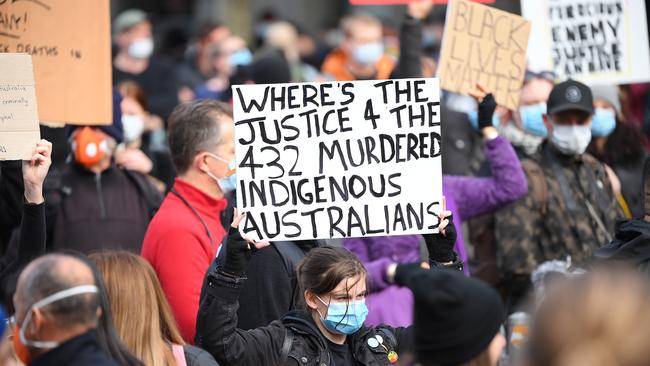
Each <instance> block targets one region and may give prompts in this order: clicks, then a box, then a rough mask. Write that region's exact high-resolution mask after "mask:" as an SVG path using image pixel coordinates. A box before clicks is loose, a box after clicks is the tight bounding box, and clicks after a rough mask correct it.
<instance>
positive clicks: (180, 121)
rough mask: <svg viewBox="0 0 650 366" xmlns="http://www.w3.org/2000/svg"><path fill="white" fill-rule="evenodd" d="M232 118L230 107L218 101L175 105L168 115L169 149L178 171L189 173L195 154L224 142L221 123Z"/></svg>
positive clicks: (196, 101) (199, 101)
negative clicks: (226, 118)
mask: <svg viewBox="0 0 650 366" xmlns="http://www.w3.org/2000/svg"><path fill="white" fill-rule="evenodd" d="M225 117H228V118H232V111H231V109H230V106H228V105H227V104H226V103H223V102H219V101H216V100H195V101H192V102H189V103H184V104H181V105H179V106H177V107H176V108H174V111H173V112H172V114H171V116H170V117H169V150H170V152H171V155H172V161H173V162H174V166H175V167H176V171H178V173H179V174H183V173H185V172H187V170H188V169H189V168H190V166H191V165H192V161H193V160H194V157H195V156H196V155H197V154H198V153H200V152H203V151H208V150H209V149H210V148H212V147H213V146H215V145H219V144H221V143H222V141H221V139H222V138H221V136H220V130H221V129H220V122H221V120H223V119H224V118H225Z"/></svg>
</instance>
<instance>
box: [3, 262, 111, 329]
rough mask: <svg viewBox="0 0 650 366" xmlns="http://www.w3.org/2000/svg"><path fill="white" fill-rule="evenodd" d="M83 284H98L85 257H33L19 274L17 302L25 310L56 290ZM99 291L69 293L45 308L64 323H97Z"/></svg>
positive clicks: (20, 309)
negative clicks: (83, 258)
mask: <svg viewBox="0 0 650 366" xmlns="http://www.w3.org/2000/svg"><path fill="white" fill-rule="evenodd" d="M81 285H96V283H95V280H94V277H93V272H92V270H91V269H90V267H89V266H88V265H87V264H86V263H84V262H83V261H82V260H80V259H78V258H75V257H73V256H69V255H63V254H49V255H46V256H43V257H40V258H37V259H36V260H34V261H32V262H31V263H30V264H29V265H28V266H27V267H25V269H24V270H23V272H22V273H21V274H20V277H19V278H18V285H17V288H16V294H15V296H14V304H15V307H16V313H17V314H19V313H20V314H24V313H25V312H26V311H27V310H29V308H30V307H31V306H32V305H33V304H34V303H36V302H37V301H39V300H41V299H44V298H46V297H48V296H50V295H52V294H54V293H57V292H59V291H63V290H66V289H69V288H72V287H76V286H81ZM98 306H99V303H98V295H97V294H96V293H87V294H80V295H75V296H70V297H66V298H64V299H61V300H59V301H56V302H54V303H52V304H50V305H47V306H45V307H44V308H43V311H44V312H45V313H47V314H49V315H50V318H51V319H52V321H53V322H54V323H56V324H57V325H58V326H61V327H64V328H65V327H67V326H78V325H94V324H95V323H96V321H97V308H98Z"/></svg>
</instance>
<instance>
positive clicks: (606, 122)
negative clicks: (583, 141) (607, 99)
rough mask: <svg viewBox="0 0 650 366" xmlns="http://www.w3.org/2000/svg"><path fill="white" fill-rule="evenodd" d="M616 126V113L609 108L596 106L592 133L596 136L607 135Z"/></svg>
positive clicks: (592, 120) (592, 121)
mask: <svg viewBox="0 0 650 366" xmlns="http://www.w3.org/2000/svg"><path fill="white" fill-rule="evenodd" d="M614 128H616V113H614V111H613V110H611V109H607V108H596V113H594V116H593V118H592V119H591V134H592V135H594V136H595V137H606V136H609V134H611V133H612V131H614Z"/></svg>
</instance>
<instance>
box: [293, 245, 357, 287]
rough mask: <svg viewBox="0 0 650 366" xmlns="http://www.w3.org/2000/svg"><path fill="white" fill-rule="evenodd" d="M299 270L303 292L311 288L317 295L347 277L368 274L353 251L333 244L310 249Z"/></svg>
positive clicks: (299, 265)
mask: <svg viewBox="0 0 650 366" xmlns="http://www.w3.org/2000/svg"><path fill="white" fill-rule="evenodd" d="M297 270H298V283H299V284H300V290H301V293H304V292H305V291H307V290H309V291H310V292H312V293H314V294H316V295H322V294H326V293H328V292H331V291H332V290H334V289H335V288H336V286H338V284H339V283H340V282H341V281H343V280H344V279H346V278H350V277H355V276H366V275H367V271H366V268H365V267H364V266H363V264H362V263H361V261H359V258H357V257H356V256H355V255H354V254H352V252H350V251H349V250H347V249H345V248H337V247H332V246H324V247H320V248H314V249H312V250H310V251H309V253H307V255H306V256H305V258H303V260H302V261H300V263H299V264H298V268H297Z"/></svg>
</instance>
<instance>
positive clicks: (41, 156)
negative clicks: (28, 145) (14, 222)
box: [23, 140, 52, 204]
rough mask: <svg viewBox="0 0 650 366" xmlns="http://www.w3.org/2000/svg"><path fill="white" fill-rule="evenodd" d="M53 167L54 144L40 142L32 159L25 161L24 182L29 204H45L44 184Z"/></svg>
mask: <svg viewBox="0 0 650 366" xmlns="http://www.w3.org/2000/svg"><path fill="white" fill-rule="evenodd" d="M50 165H52V143H51V142H49V141H47V140H40V141H39V142H37V143H36V149H35V151H34V155H32V157H31V159H29V160H24V161H23V182H24V185H25V200H27V202H29V203H34V204H40V203H43V201H44V198H43V182H44V181H45V177H47V172H48V171H49V169H50Z"/></svg>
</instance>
